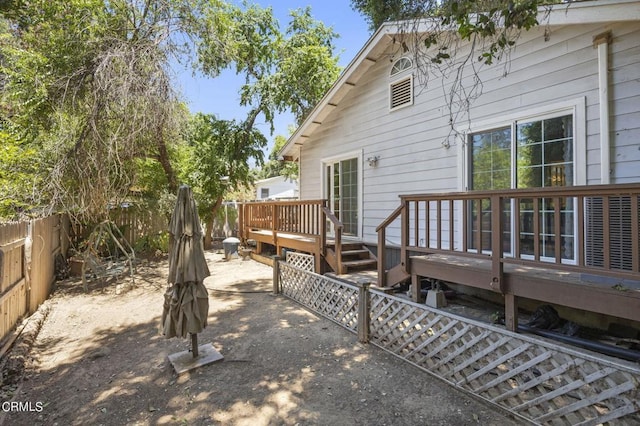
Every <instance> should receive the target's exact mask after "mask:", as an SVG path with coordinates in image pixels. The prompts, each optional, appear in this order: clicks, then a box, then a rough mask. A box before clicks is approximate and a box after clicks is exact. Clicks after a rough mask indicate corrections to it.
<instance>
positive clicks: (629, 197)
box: [376, 183, 640, 290]
mask: <svg viewBox="0 0 640 426" xmlns="http://www.w3.org/2000/svg"><path fill="white" fill-rule="evenodd" d="M399 198H400V206H399V207H397V208H396V209H395V210H394V211H393V212H392V213H391V214H390V215H389V216H388V217H387V218H386V219H385V220H384V221H383V222H382V223H381V224H380V225H379V226H378V227H377V228H376V231H377V232H378V253H379V255H378V260H379V265H378V271H379V272H380V271H384V270H385V266H386V265H385V261H386V259H385V256H384V252H385V248H386V233H387V229H388V228H389V227H390V226H391V224H392V223H394V221H395V220H396V219H397V218H398V217H399V216H401V217H402V219H401V223H400V237H401V244H400V245H401V256H400V263H401V264H402V265H405V268H406V265H407V260H408V253H410V252H412V253H425V254H430V253H445V254H446V253H448V254H451V253H452V252H453V253H454V254H455V255H459V256H467V257H476V258H477V257H481V258H484V259H490V260H491V261H492V263H493V265H494V270H495V274H496V277H495V280H496V282H495V285H496V288H499V289H500V290H503V283H502V280H501V275H502V272H501V270H502V265H503V264H505V263H511V264H519V265H528V266H543V267H545V268H552V269H558V270H566V271H573V272H576V271H577V272H582V273H584V272H588V273H593V274H595V275H604V276H609V277H614V278H619V279H631V280H640V248H639V243H638V239H639V238H638V235H639V232H638V227H639V226H640V225H639V218H638V203H639V198H640V183H632V184H613V185H589V186H570V187H546V188H533V189H532V188H526V189H513V190H490V191H469V192H451V193H427V194H408V195H400V196H399ZM623 199H624V203H625V205H624V206H623V207H620V209H622V210H624V211H623V212H621V213H620V214H624V215H627V216H626V218H625V223H628V227H629V229H628V230H627V232H628V233H629V234H630V235H629V236H630V237H631V238H629V247H626V246H625V247H623V249H624V250H626V251H627V252H626V253H624V257H625V259H624V260H625V264H626V265H630V266H629V267H626V269H625V268H622V267H619V266H618V265H614V262H613V259H612V257H611V254H610V250H611V245H612V243H613V241H612V238H613V237H612V235H611V230H610V229H609V226H610V225H611V223H610V222H611V220H612V219H611V218H610V217H609V216H610V215H611V211H612V210H611V209H612V208H613V207H612V206H614V205H615V206H618V205H619V204H620V203H623V201H620V200H623ZM569 205H571V206H572V207H571V208H568V206H569ZM427 206H428V208H427ZM491 206H504V208H498V209H493V208H491ZM505 208H506V211H505ZM616 208H618V207H616ZM622 210H621V211H622ZM605 212H606V213H607V214H605ZM567 213H570V215H572V217H570V218H569V217H568V216H570V215H567ZM524 215H526V216H527V218H528V220H529V221H530V223H529V224H528V225H529V226H530V227H531V226H532V227H533V229H527V230H526V231H527V232H525V230H524V229H523V223H521V221H523V219H522V218H523V217H524ZM541 215H542V216H541ZM598 215H600V216H598ZM511 217H513V218H518V220H513V221H512V219H511ZM472 218H473V220H471V219H472ZM590 219H591V220H596V219H597V220H599V221H600V227H601V229H598V227H595V228H594V227H593V226H592V225H589V226H590V227H587V220H590ZM427 224H429V226H427ZM567 224H570V226H569V225H567ZM568 227H570V228H571V229H566V228H568ZM496 229H499V230H502V232H492V230H496ZM565 231H570V232H568V233H567V234H566V235H565V234H563V232H565ZM503 232H506V233H507V234H508V235H509V236H511V235H518V236H520V237H518V238H513V239H512V241H509V242H508V243H509V244H507V242H506V241H505V240H504V239H503V238H502V237H505V235H506V234H503ZM597 232H600V233H601V235H599V236H598V238H601V239H602V249H603V250H602V254H601V255H600V254H597V253H596V254H597V255H598V256H600V257H598V260H597V261H594V260H593V259H587V257H588V256H587V247H586V245H585V244H586V243H587V242H589V243H591V242H592V241H595V239H594V238H593V237H594V236H595V234H596V233H597ZM525 234H527V235H526V238H527V241H526V244H527V247H526V250H525V248H524V243H525V241H524V240H522V236H523V235H525ZM489 235H490V236H489ZM556 236H560V238H556ZM483 237H484V238H483ZM588 239H589V240H588ZM620 244H621V243H618V245H620ZM505 245H508V249H509V250H505ZM500 246H502V250H498V253H499V255H498V256H494V253H493V250H491V247H500ZM565 246H566V247H565ZM478 248H479V249H478ZM595 250H596V249H591V251H592V253H590V255H591V256H592V257H594V256H593V253H595ZM545 252H548V253H549V254H550V255H549V256H546V255H545ZM564 256H569V258H566V257H564ZM571 257H572V258H571ZM405 271H406V269H405ZM378 279H379V285H381V286H384V285H385V284H386V283H385V281H384V280H385V274H384V273H379V274H378Z"/></svg>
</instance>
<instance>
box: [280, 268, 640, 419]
mask: <svg viewBox="0 0 640 426" xmlns="http://www.w3.org/2000/svg"><path fill="white" fill-rule="evenodd" d="M279 275H280V276H279V279H280V285H281V288H282V293H283V294H284V295H286V296H287V297H290V298H291V299H293V300H296V301H298V302H299V303H301V304H303V305H304V306H306V307H308V308H310V309H312V310H314V311H316V312H317V313H319V314H320V315H323V316H325V317H327V318H329V319H331V320H332V321H335V322H337V323H338V324H340V325H342V326H343V327H345V328H347V329H349V330H351V331H353V332H357V331H358V330H357V327H358V304H359V300H360V299H359V291H360V290H359V288H358V287H356V286H353V285H350V284H346V283H344V282H340V281H337V280H334V279H331V278H328V277H324V276H321V275H317V274H315V273H313V272H309V271H304V270H302V269H300V268H296V267H292V266H290V265H287V264H286V263H282V262H281V263H280V274H279ZM365 291H366V290H365ZM368 293H369V294H368V297H367V299H365V300H368V303H367V305H368V306H369V317H370V323H369V340H370V341H371V343H373V344H375V345H377V346H379V347H381V348H382V349H384V350H386V351H389V352H391V353H393V354H394V355H396V356H398V357H400V358H401V359H404V360H406V361H407V362H409V363H411V364H413V365H415V366H417V367H419V368H420V369H422V370H424V371H426V372H428V373H430V374H433V375H435V376H437V377H439V378H441V379H443V380H445V381H447V382H449V383H451V384H452V385H453V386H456V387H458V388H461V389H463V390H465V391H468V392H472V393H474V394H475V395H477V396H479V397H481V398H483V399H485V400H486V401H488V402H490V403H492V404H495V405H497V406H500V407H502V408H504V409H506V410H508V411H510V412H512V413H514V414H516V415H517V416H521V417H522V418H525V419H528V420H530V421H532V422H534V423H537V424H545V425H546V424H548V425H577V424H580V425H597V424H602V423H606V422H608V424H616V425H638V424H640V391H639V388H640V366H637V365H635V364H631V363H627V362H625V361H619V362H618V361H617V360H613V359H610V358H605V357H603V356H598V355H595V354H593V353H592V352H589V351H586V350H585V351H581V350H580V351H579V350H574V349H571V348H567V347H564V346H562V345H559V344H555V343H553V342H550V341H547V340H543V339H540V338H531V337H529V336H526V335H522V334H517V333H512V332H509V331H507V330H504V329H502V328H499V327H495V326H492V325H489V324H484V323H481V322H477V321H473V320H469V319H466V318H462V317H459V316H456V315H453V314H449V313H445V312H441V311H437V310H434V309H431V308H429V307H428V306H426V305H420V304H416V303H413V302H411V301H408V300H405V299H401V298H398V297H395V296H392V295H387V294H384V293H382V292H378V291H368Z"/></svg>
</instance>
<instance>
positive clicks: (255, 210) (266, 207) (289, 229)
mask: <svg viewBox="0 0 640 426" xmlns="http://www.w3.org/2000/svg"><path fill="white" fill-rule="evenodd" d="M327 204H328V201H327V200H324V199H319V200H286V201H257V202H246V203H240V214H239V223H240V238H241V239H243V240H245V239H247V238H248V237H247V235H248V231H249V230H250V229H254V230H265V231H270V232H272V233H273V234H274V235H277V234H278V233H287V234H296V235H301V236H305V237H312V238H316V239H317V241H318V242H319V244H318V245H319V247H320V250H321V254H322V256H326V255H327V250H326V249H327V235H328V229H327V219H328V220H329V221H330V222H331V224H332V225H333V228H334V239H335V255H336V263H337V269H338V270H337V271H336V272H338V273H340V272H341V270H342V230H343V228H344V225H343V224H342V222H341V221H340V220H339V219H338V218H337V217H336V216H335V214H334V213H333V212H332V211H331V209H330V208H329V207H328V206H327Z"/></svg>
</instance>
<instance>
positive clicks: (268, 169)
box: [258, 135, 298, 179]
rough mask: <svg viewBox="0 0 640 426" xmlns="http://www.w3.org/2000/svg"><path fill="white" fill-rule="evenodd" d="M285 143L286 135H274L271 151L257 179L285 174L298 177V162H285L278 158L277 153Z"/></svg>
mask: <svg viewBox="0 0 640 426" xmlns="http://www.w3.org/2000/svg"><path fill="white" fill-rule="evenodd" d="M286 143H287V138H286V137H284V136H282V135H278V136H276V138H275V143H274V145H273V148H272V149H271V153H269V161H267V162H266V163H265V164H264V166H263V167H262V168H261V169H260V172H259V173H258V178H259V179H268V178H272V177H276V176H285V177H287V178H290V179H297V178H298V163H294V162H290V161H287V162H285V161H283V160H279V159H278V153H279V152H280V150H281V149H282V147H284V146H285V144H286Z"/></svg>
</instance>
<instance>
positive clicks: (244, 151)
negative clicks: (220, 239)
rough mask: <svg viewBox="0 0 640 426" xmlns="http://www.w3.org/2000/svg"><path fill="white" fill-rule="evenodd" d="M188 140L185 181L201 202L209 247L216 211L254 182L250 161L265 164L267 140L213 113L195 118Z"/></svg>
mask: <svg viewBox="0 0 640 426" xmlns="http://www.w3.org/2000/svg"><path fill="white" fill-rule="evenodd" d="M186 139H187V141H188V144H189V147H190V148H191V149H190V152H191V156H190V161H189V163H188V164H189V166H188V167H187V169H186V172H187V175H186V177H185V180H186V181H187V183H188V184H190V185H191V187H192V188H193V190H194V193H195V194H196V197H197V198H198V199H199V201H200V202H199V208H200V214H201V216H202V218H203V219H204V220H205V221H206V223H207V229H206V231H205V243H206V244H207V245H208V243H209V242H210V241H211V229H212V226H213V215H214V214H215V211H216V210H217V208H218V207H220V205H221V204H222V201H223V198H224V196H225V194H226V193H227V192H228V191H229V190H230V189H232V188H239V187H241V186H246V185H248V184H250V183H251V181H252V177H253V176H252V174H251V170H250V166H249V163H250V160H251V159H256V161H257V162H258V165H261V164H262V161H263V153H262V148H263V147H265V146H266V144H267V139H266V138H265V136H264V135H263V134H262V133H260V131H258V130H257V129H252V130H249V131H248V130H247V129H246V127H245V126H244V125H243V124H242V123H239V122H237V121H235V120H230V121H229V120H218V119H216V118H215V116H213V115H210V114H196V115H195V116H194V117H193V118H192V120H191V122H190V125H189V130H188V134H187V137H186Z"/></svg>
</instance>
